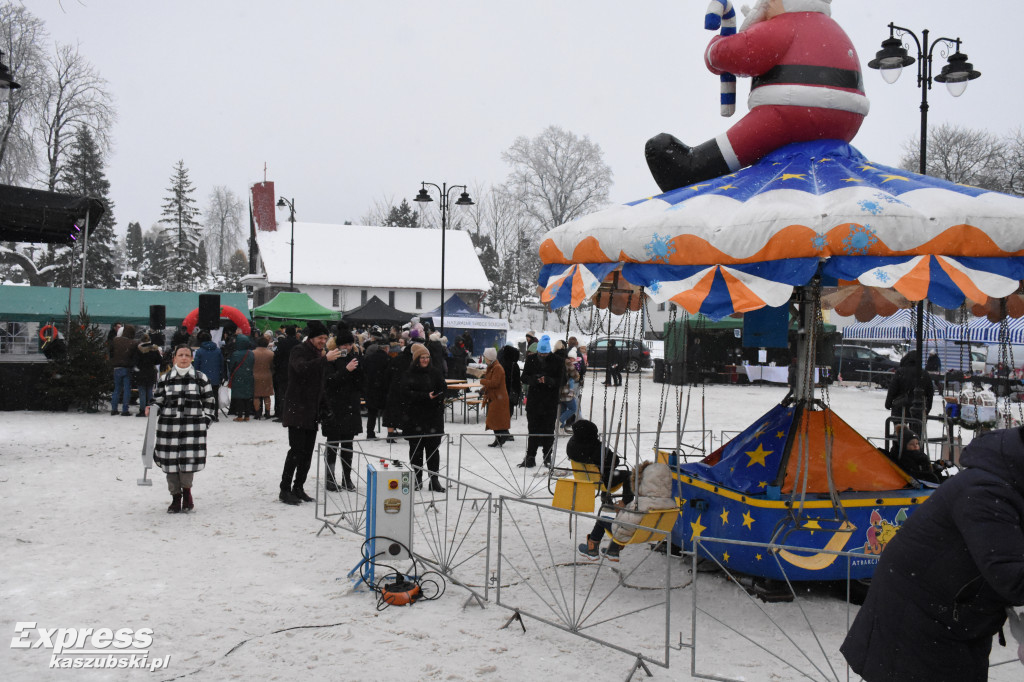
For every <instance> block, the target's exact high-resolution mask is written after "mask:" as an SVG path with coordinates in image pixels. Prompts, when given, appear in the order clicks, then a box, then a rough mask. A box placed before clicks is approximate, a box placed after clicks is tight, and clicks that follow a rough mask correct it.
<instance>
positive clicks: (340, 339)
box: [334, 327, 356, 346]
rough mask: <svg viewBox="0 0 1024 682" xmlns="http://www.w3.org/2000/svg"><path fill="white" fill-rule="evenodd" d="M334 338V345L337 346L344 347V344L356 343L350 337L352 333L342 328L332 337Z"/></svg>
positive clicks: (352, 337)
mask: <svg viewBox="0 0 1024 682" xmlns="http://www.w3.org/2000/svg"><path fill="white" fill-rule="evenodd" d="M334 338H336V339H337V342H336V343H337V344H338V345H339V346H344V345H345V344H346V343H355V342H356V338H355V337H354V336H353V335H352V332H350V331H349V330H348V329H346V328H345V327H342V328H341V329H339V330H338V333H337V334H335V335H334Z"/></svg>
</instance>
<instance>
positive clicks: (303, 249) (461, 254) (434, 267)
mask: <svg viewBox="0 0 1024 682" xmlns="http://www.w3.org/2000/svg"><path fill="white" fill-rule="evenodd" d="M290 239H291V224H290V223H288V222H287V221H286V222H283V223H282V222H279V223H278V229H277V231H276V232H271V231H263V230H257V231H256V243H257V244H258V246H259V250H260V256H261V257H262V259H263V267H264V268H265V269H266V272H267V278H268V279H269V281H271V282H287V281H288V279H289V270H290V267H291V264H290V256H291V250H290V247H289V244H288V242H289V240H290ZM445 253H446V254H447V255H446V257H445V265H446V267H445V289H447V290H449V291H456V290H458V291H487V290H488V289H490V283H489V282H488V281H487V276H486V275H485V274H484V269H483V266H481V265H480V259H479V258H477V255H476V250H475V249H474V247H473V242H472V241H471V240H470V238H469V234H468V233H467V232H463V231H461V230H447V231H446V232H445ZM295 283H296V284H307V285H309V284H312V285H327V286H330V285H333V286H362V287H390V288H398V289H438V288H440V286H441V231H440V230H432V229H426V228H405V227H375V226H368V225H326V224H322V223H300V222H296V223H295Z"/></svg>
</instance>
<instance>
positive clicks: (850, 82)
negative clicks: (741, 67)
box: [750, 64, 864, 93]
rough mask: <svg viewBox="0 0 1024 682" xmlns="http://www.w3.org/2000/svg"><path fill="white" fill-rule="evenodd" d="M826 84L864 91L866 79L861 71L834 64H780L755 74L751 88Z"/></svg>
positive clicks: (832, 86)
mask: <svg viewBox="0 0 1024 682" xmlns="http://www.w3.org/2000/svg"><path fill="white" fill-rule="evenodd" d="M783 83H785V84H787V85H824V86H827V87H831V88H846V89H848V90H857V91H859V92H860V93H863V92H864V81H863V79H862V78H861V73H860V71H851V70H850V69H837V68H835V67H833V66H805V65H802V64H779V65H777V66H773V67H772V68H771V69H769V70H768V71H766V72H765V73H763V74H761V75H760V76H755V77H754V79H753V82H752V83H751V86H750V88H751V90H753V89H754V88H759V87H761V86H762V85H780V84H783Z"/></svg>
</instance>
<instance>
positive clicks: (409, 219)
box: [384, 199, 420, 227]
mask: <svg viewBox="0 0 1024 682" xmlns="http://www.w3.org/2000/svg"><path fill="white" fill-rule="evenodd" d="M419 219H420V218H419V215H418V214H417V213H414V212H413V210H412V206H410V205H409V202H408V201H406V200H405V199H402V203H401V204H399V205H398V206H397V207H396V206H392V207H391V210H390V211H389V212H388V215H387V217H386V218H385V219H384V224H385V225H386V226H388V227H419Z"/></svg>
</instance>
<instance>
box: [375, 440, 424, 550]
mask: <svg viewBox="0 0 1024 682" xmlns="http://www.w3.org/2000/svg"><path fill="white" fill-rule="evenodd" d="M413 481H414V476H413V472H412V470H411V469H409V467H407V466H405V465H403V464H402V462H399V461H394V460H383V459H382V460H380V461H373V460H371V461H370V462H369V463H368V464H367V465H366V539H367V541H368V543H367V544H368V550H369V554H370V556H371V557H373V556H377V555H378V554H380V556H379V557H377V559H376V560H377V561H379V562H387V561H388V560H399V559H410V558H411V556H410V555H409V552H411V551H412V505H413ZM399 543H401V544H399ZM402 545H405V547H404V548H403V547H402Z"/></svg>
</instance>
